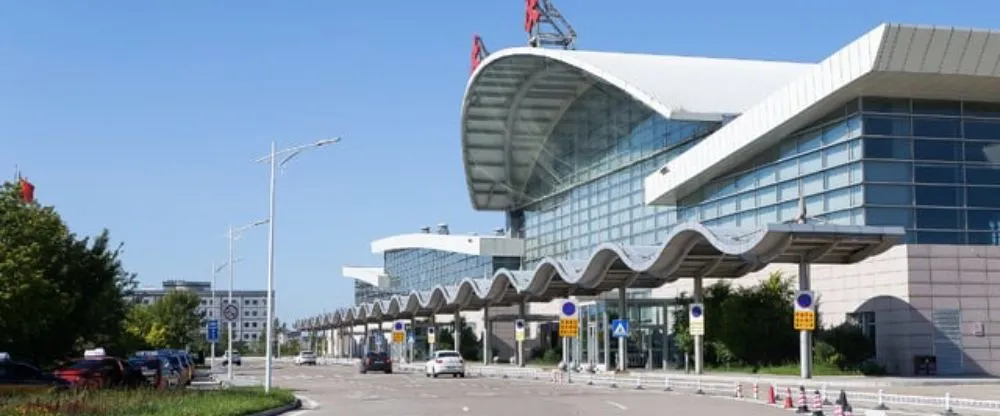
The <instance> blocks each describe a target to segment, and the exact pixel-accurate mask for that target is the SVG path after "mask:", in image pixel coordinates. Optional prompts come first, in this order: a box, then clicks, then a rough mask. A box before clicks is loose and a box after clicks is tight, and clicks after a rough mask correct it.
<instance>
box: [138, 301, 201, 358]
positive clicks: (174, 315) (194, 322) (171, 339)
mask: <svg viewBox="0 0 1000 416" xmlns="http://www.w3.org/2000/svg"><path fill="white" fill-rule="evenodd" d="M200 303H201V298H200V297H199V296H198V295H197V294H196V293H194V292H189V291H186V290H171V291H169V292H167V294H166V295H164V296H163V297H162V298H160V299H157V300H156V302H153V303H152V304H150V305H149V314H150V315H152V319H153V324H152V327H151V328H150V330H151V331H156V332H158V333H157V334H156V335H155V336H156V337H159V338H160V342H161V344H160V345H155V346H157V347H165V348H180V349H183V348H187V347H189V346H190V345H192V344H194V343H195V342H196V341H197V340H198V339H200V337H201V335H200V333H199V332H200V331H201V328H202V326H203V325H204V319H205V316H204V313H203V312H198V305H199V304H200ZM160 333H162V334H160Z"/></svg>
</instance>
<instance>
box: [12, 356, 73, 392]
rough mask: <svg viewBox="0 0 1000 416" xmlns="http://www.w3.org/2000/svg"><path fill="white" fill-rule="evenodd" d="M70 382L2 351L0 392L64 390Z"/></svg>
mask: <svg viewBox="0 0 1000 416" xmlns="http://www.w3.org/2000/svg"><path fill="white" fill-rule="evenodd" d="M69 386H70V384H69V382H68V381H66V380H63V379H61V378H58V377H55V376H53V375H51V374H46V373H44V372H42V370H39V369H38V368H36V367H34V366H32V365H29V364H26V363H22V362H17V361H14V360H13V359H11V357H10V354H8V353H5V352H0V394H4V393H23V392H32V393H34V392H47V391H54V390H64V389H66V388H68V387H69Z"/></svg>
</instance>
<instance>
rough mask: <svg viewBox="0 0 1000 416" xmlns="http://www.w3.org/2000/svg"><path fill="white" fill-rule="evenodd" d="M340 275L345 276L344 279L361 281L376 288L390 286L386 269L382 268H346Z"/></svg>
mask: <svg viewBox="0 0 1000 416" xmlns="http://www.w3.org/2000/svg"><path fill="white" fill-rule="evenodd" d="M340 273H341V274H343V275H344V277H348V278H351V279H354V280H360V281H362V282H365V283H368V284H370V285H373V286H376V287H385V286H388V285H389V278H388V276H386V274H385V269H383V268H381V267H355V266H344V267H343V268H342V269H341V270H340Z"/></svg>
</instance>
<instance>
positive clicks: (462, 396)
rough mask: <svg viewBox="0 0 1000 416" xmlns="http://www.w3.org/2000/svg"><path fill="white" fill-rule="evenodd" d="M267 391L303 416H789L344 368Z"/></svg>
mask: <svg viewBox="0 0 1000 416" xmlns="http://www.w3.org/2000/svg"><path fill="white" fill-rule="evenodd" d="M236 374H237V376H238V377H239V378H240V379H241V380H242V381H243V382H248V383H252V382H258V381H259V380H260V378H261V377H262V376H263V366H262V365H261V364H260V363H257V362H252V363H247V364H246V365H245V366H244V367H243V368H240V369H239V370H238V371H237V372H236ZM223 377H224V376H223ZM274 383H275V385H276V386H279V387H283V388H290V389H294V390H296V392H297V393H298V394H299V395H301V396H302V397H303V399H304V404H305V407H306V408H307V409H306V410H303V411H301V412H299V413H298V414H299V415H302V416H321V415H335V414H336V415H345V414H349V415H353V416H366V415H373V416H375V415H377V416H385V415H392V416H408V415H413V416H422V415H440V416H447V415H467V414H474V415H482V416H494V415H496V416H501V415H502V416H510V415H517V416H532V415H545V416H559V415H567V416H569V415H574V416H581V415H584V416H585V415H608V414H630V415H653V414H656V415H662V414H664V413H667V412H669V413H672V414H713V415H746V416H772V415H785V416H787V415H788V411H785V410H781V409H776V408H770V407H766V406H762V405H757V404H752V403H747V402H738V401H733V400H726V399H721V398H711V397H701V396H694V395H686V394H671V393H665V392H662V391H656V390H634V389H630V388H619V389H609V388H599V387H593V386H587V385H585V384H572V385H565V384H563V385H556V384H552V383H548V382H546V381H527V380H504V379H493V378H480V377H473V376H469V377H467V378H464V379H463V378H451V377H442V378H438V379H434V378H426V377H425V376H424V375H423V374H406V373H396V374H366V375H362V374H359V373H358V372H357V371H356V369H354V368H352V367H345V366H315V367H310V366H306V367H297V366H294V365H291V364H288V363H276V365H275V371H274ZM675 412H676V413H675Z"/></svg>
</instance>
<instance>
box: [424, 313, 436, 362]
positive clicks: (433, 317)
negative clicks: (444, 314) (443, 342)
mask: <svg viewBox="0 0 1000 416" xmlns="http://www.w3.org/2000/svg"><path fill="white" fill-rule="evenodd" d="M430 327H431V328H434V338H435V340H434V341H435V342H434V343H433V344H431V343H430V342H428V343H427V359H430V358H431V357H433V356H434V350H435V346H436V345H437V336H438V333H437V318H436V315H434V314H433V313H432V314H431V319H430Z"/></svg>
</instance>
